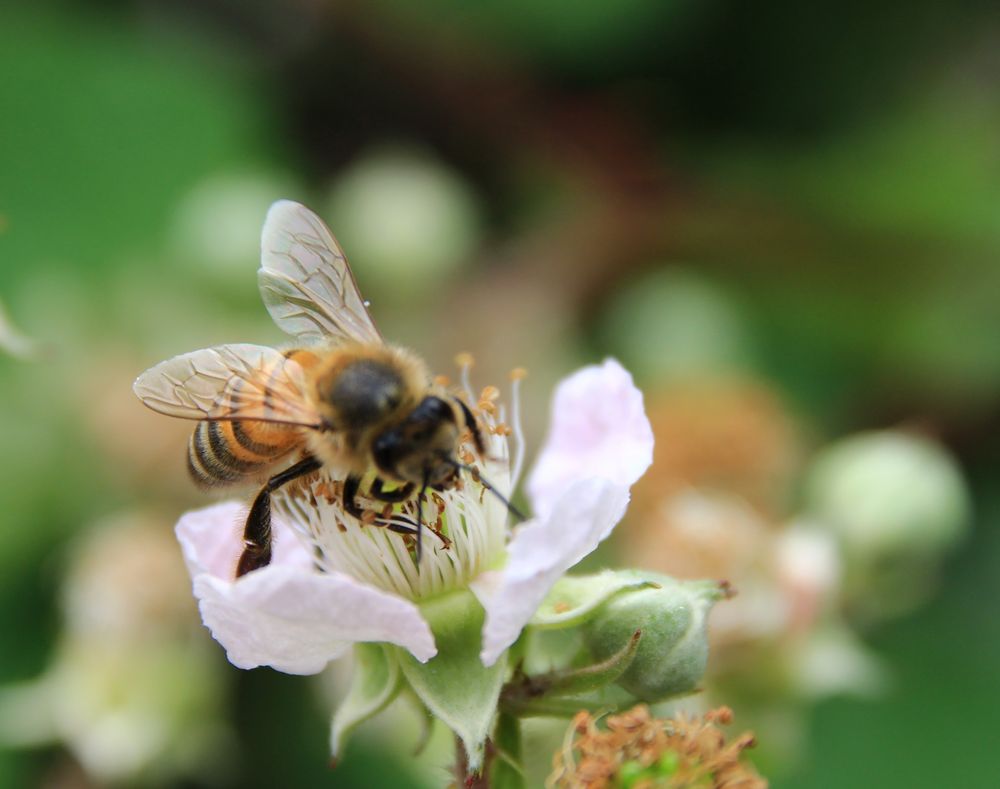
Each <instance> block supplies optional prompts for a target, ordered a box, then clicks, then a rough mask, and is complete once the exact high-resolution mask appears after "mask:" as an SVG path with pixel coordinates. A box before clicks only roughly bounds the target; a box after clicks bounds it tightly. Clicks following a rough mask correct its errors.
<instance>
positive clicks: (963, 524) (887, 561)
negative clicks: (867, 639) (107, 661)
mask: <svg viewBox="0 0 1000 789" xmlns="http://www.w3.org/2000/svg"><path fill="white" fill-rule="evenodd" d="M805 496H806V499H805V504H806V511H807V513H808V514H809V515H810V516H811V517H813V518H815V519H816V520H817V521H818V522H819V523H820V524H822V525H823V526H824V527H826V528H828V529H830V530H831V531H832V532H834V533H835V534H836V536H837V539H838V540H839V542H840V545H841V546H842V548H843V551H844V559H845V569H846V574H847V579H846V592H847V595H848V597H851V598H854V599H855V600H856V601H859V603H860V604H861V606H862V608H864V609H865V610H868V611H870V612H873V613H880V614H887V613H897V612H901V611H904V610H906V609H908V608H911V607H912V606H913V605H914V604H915V603H916V602H919V601H920V600H921V599H922V598H923V597H924V596H926V594H927V591H928V590H929V589H930V588H932V586H933V585H932V584H929V583H928V580H929V579H930V578H931V577H932V576H933V572H934V568H935V567H936V565H937V562H938V560H939V559H940V557H941V555H942V553H943V552H944V551H945V550H946V549H948V548H949V547H951V546H952V545H953V544H954V543H956V542H957V541H958V540H959V539H960V538H961V537H962V536H963V535H964V534H965V531H966V529H967V528H968V523H969V510H970V503H969V493H968V490H967V488H966V485H965V481H964V480H963V478H962V475H961V472H960V470H959V468H958V465H957V464H956V463H955V461H954V460H953V459H952V458H951V456H950V455H948V454H947V453H946V452H945V451H944V449H942V448H941V447H940V446H938V445H937V444H935V443H933V442H932V441H930V440H928V439H926V438H922V437H920V436H916V435H910V434H907V433H903V432H899V431H889V430H886V431H880V432H872V433H864V434H860V435H856V436H852V437H850V438H847V439H844V440H842V441H838V442H836V443H835V444H833V445H831V446H830V447H828V448H827V449H826V450H825V451H823V452H822V453H821V454H820V455H819V457H818V458H817V459H816V460H815V462H814V463H813V466H812V468H811V469H810V471H809V473H808V475H807V479H806V487H805Z"/></svg>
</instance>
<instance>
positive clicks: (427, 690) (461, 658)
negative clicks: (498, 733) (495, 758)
mask: <svg viewBox="0 0 1000 789" xmlns="http://www.w3.org/2000/svg"><path fill="white" fill-rule="evenodd" d="M420 610H421V613H423V615H424V618H425V619H426V620H427V622H428V623H429V624H430V626H431V630H432V631H433V633H434V640H435V642H436V643H437V648H438V653H437V655H436V656H435V657H433V658H431V659H430V660H428V661H427V662H426V663H420V662H419V661H418V660H417V659H416V658H414V657H413V656H412V655H411V654H410V653H409V652H406V651H404V650H401V649H398V648H395V651H396V654H397V655H398V656H399V664H400V667H401V668H402V670H403V675H404V676H405V677H406V680H407V681H408V682H409V683H410V687H412V688H413V690H414V692H415V693H416V694H417V695H418V696H419V697H420V700H421V701H422V702H423V703H424V704H425V705H427V709H429V710H430V711H431V712H432V713H433V714H434V715H435V716H436V717H437V718H440V719H441V720H442V721H444V723H445V724H447V725H448V727H449V728H450V729H451V730H452V731H453V732H455V734H457V735H458V736H459V738H461V740H462V742H463V744H464V745H465V750H466V752H467V754H468V757H469V767H470V769H473V770H477V769H479V768H480V767H481V765H482V760H483V746H484V744H485V743H486V738H487V737H488V736H489V732H490V726H491V725H492V723H493V717H494V715H495V714H496V710H497V703H498V700H499V698H500V688H501V687H502V685H503V681H504V675H505V673H506V668H507V656H506V653H505V654H504V655H503V656H501V658H500V659H499V660H498V661H497V662H496V663H495V664H494V665H492V666H490V667H489V668H487V667H486V666H484V665H483V662H482V660H480V658H479V651H480V649H481V648H482V638H481V632H482V628H483V620H484V618H485V614H484V612H483V609H482V606H480V605H479V603H478V601H477V600H476V598H475V597H474V596H473V595H472V593H471V592H464V591H463V592H456V593H453V594H449V595H446V596H443V597H439V598H435V599H432V600H428V601H426V602H424V603H423V604H421V606H420Z"/></svg>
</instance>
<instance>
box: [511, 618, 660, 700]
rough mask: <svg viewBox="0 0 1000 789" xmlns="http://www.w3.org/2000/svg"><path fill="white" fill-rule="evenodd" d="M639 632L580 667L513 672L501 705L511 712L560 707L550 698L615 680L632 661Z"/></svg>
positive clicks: (589, 690)
mask: <svg viewBox="0 0 1000 789" xmlns="http://www.w3.org/2000/svg"><path fill="white" fill-rule="evenodd" d="M641 638H642V633H641V631H639V630H636V631H635V633H633V634H632V637H631V638H630V639H629V640H628V641H627V642H626V644H625V645H624V646H623V647H622V648H621V649H620V650H618V652H616V653H614V654H613V655H611V656H610V657H609V658H607V659H606V660H602V661H600V662H598V663H593V664H591V665H588V666H583V667H582V668H574V669H559V670H556V671H548V672H546V673H544V674H536V675H534V676H528V675H525V674H520V673H518V674H516V675H515V676H514V678H513V679H512V680H511V681H510V682H509V683H507V685H506V686H505V687H504V691H503V697H502V699H501V705H502V708H503V709H504V710H509V711H510V712H512V713H514V714H531V711H532V710H537V709H542V710H549V709H561V708H562V705H559V704H556V705H551V704H550V702H552V701H553V700H554V699H559V698H562V697H566V696H578V695H580V694H585V693H590V692H592V691H596V690H600V689H601V688H603V687H605V686H606V685H609V684H610V683H612V682H616V681H617V680H618V679H619V678H620V677H621V676H622V674H624V673H625V671H626V670H627V669H628V667H629V666H630V665H631V664H632V660H633V658H635V654H636V651H637V650H638V649H639V642H640V640H641Z"/></svg>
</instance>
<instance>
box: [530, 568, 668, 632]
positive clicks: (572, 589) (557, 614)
mask: <svg viewBox="0 0 1000 789" xmlns="http://www.w3.org/2000/svg"><path fill="white" fill-rule="evenodd" d="M650 586H655V583H653V582H651V581H649V580H647V579H646V578H643V577H641V576H638V575H636V574H634V573H629V572H615V571H613V570H605V571H604V572H601V573H596V574H594V575H567V576H564V577H563V578H560V579H559V580H558V581H557V582H556V584H555V586H553V587H552V590H551V591H550V592H549V593H548V595H546V597H545V600H543V601H542V604H541V606H540V607H539V609H538V611H536V612H535V615H534V616H533V617H532V618H531V621H530V622H529V625H530V626H531V627H537V628H542V629H549V628H561V627H573V626H575V625H578V624H580V623H581V622H583V621H585V620H586V619H587V618H588V617H589V616H590V615H591V614H592V613H593V612H594V611H596V610H597V609H598V608H599V607H600V606H601V605H602V604H603V603H604V602H605V601H606V600H608V599H610V598H611V597H612V596H614V595H616V594H618V593H619V592H622V591H625V590H626V589H644V588H647V587H650Z"/></svg>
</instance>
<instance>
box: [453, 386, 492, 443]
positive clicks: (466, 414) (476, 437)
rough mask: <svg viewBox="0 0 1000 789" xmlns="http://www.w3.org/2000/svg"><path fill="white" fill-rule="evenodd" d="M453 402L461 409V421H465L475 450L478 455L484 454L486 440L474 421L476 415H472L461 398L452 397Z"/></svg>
mask: <svg viewBox="0 0 1000 789" xmlns="http://www.w3.org/2000/svg"><path fill="white" fill-rule="evenodd" d="M454 400H455V402H456V403H458V407H459V408H460V409H461V410H462V421H464V422H465V426H466V427H467V428H468V429H469V432H470V433H472V441H473V443H474V444H475V445H476V452H478V453H479V456H480V457H483V455H485V454H486V442H485V441H483V432H482V431H481V430H480V429H479V423H478V422H477V421H476V417H475V416H473V414H472V411H471V410H469V406H467V405H466V404H465V403H464V402H463V401H462V399H461V398H458V397H456V398H454Z"/></svg>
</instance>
